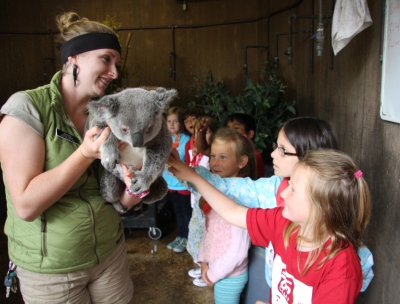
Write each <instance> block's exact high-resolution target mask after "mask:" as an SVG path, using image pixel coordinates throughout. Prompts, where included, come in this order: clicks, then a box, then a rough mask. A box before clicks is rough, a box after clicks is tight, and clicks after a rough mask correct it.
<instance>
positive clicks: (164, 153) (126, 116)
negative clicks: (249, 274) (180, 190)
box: [88, 88, 177, 213]
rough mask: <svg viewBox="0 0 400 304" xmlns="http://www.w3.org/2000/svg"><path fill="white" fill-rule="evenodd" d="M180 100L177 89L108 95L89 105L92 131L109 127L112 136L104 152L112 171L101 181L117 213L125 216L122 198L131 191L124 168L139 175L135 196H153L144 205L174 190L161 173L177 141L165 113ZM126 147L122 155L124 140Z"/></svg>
mask: <svg viewBox="0 0 400 304" xmlns="http://www.w3.org/2000/svg"><path fill="white" fill-rule="evenodd" d="M176 96H177V91H176V90H175V89H170V90H167V89H165V88H157V89H155V90H145V89H142V88H129V89H125V90H122V91H121V92H119V93H116V94H112V95H106V96H103V97H102V98H100V99H98V100H92V101H91V102H89V104H88V111H89V115H90V119H91V127H92V126H99V127H100V128H104V127H106V126H109V127H110V129H111V133H110V136H109V137H108V139H107V140H106V141H105V142H104V144H103V145H102V146H101V147H100V152H101V164H102V165H103V167H104V168H105V169H106V170H105V171H104V173H103V175H102V177H101V181H100V193H101V195H102V196H103V198H104V199H105V200H106V201H107V202H109V203H112V205H113V206H114V208H115V209H116V210H117V211H118V212H120V213H124V211H125V210H123V208H122V206H121V204H120V202H119V198H120V196H121V193H122V191H124V189H125V185H124V183H121V182H120V180H122V181H123V180H124V174H123V170H122V167H121V165H120V163H124V164H126V165H127V166H128V167H131V168H132V169H131V171H132V172H133V173H134V176H133V177H132V185H131V187H130V189H129V190H130V191H131V192H132V193H134V194H137V195H138V194H140V193H143V192H145V191H147V190H149V191H150V193H149V194H148V195H147V196H145V197H143V199H142V202H143V203H146V204H150V203H153V202H156V201H158V200H160V199H162V198H163V197H164V196H165V195H166V193H167V191H168V186H167V183H166V182H165V180H164V178H163V177H162V176H161V173H162V171H163V169H164V167H165V163H166V161H167V159H168V156H169V153H170V152H171V149H172V139H171V135H170V133H169V131H168V128H167V124H166V122H165V119H164V117H163V112H164V110H165V109H166V108H168V106H169V104H170V103H171V102H172V100H173V99H174V98H175V97H176ZM118 140H119V141H122V142H124V143H126V145H125V147H124V148H123V149H122V150H121V151H120V150H119V149H118V143H119V141H118Z"/></svg>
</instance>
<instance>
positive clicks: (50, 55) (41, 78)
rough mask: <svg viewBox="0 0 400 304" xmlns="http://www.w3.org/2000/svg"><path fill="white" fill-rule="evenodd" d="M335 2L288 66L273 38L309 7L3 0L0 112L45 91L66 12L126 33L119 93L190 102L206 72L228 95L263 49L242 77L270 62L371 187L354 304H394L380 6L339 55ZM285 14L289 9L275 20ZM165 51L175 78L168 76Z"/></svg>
mask: <svg viewBox="0 0 400 304" xmlns="http://www.w3.org/2000/svg"><path fill="white" fill-rule="evenodd" d="M22 3H23V4H22ZM333 4H334V2H333V0H332V1H324V5H323V11H324V15H325V16H327V19H325V20H324V26H325V44H324V50H323V54H322V56H321V57H317V56H316V52H315V51H313V49H314V48H315V45H313V40H312V39H310V36H309V34H296V35H294V36H293V40H292V41H293V62H292V64H291V65H289V64H288V60H287V56H285V55H284V54H283V53H284V51H285V49H286V48H287V46H288V37H287V36H284V35H282V36H280V38H278V50H279V53H278V54H276V52H275V50H276V45H277V44H276V41H277V40H276V36H277V34H278V33H285V32H287V31H288V16H289V15H293V14H295V15H297V16H307V15H313V14H314V15H315V14H317V13H318V5H319V1H317V0H314V1H312V0H304V1H301V0H298V1H296V0H283V1H268V2H267V1H265V0H252V1H240V0H231V1H228V0H188V1H187V11H184V10H183V9H182V3H181V2H180V1H178V0H167V1H166V0H135V1H134V0H124V1H122V0H113V1H104V0H97V1H77V0H70V1H65V0H61V1H56V2H55V1H49V0H47V1H45V0H42V1H36V2H31V1H22V0H21V1H18V3H17V2H16V1H13V2H11V1H7V2H5V1H2V2H1V3H0V66H1V71H2V72H1V73H0V82H1V86H0V104H2V103H3V102H4V101H5V100H6V99H7V98H8V97H9V95H10V94H12V93H13V92H15V91H17V90H23V89H26V88H34V87H36V86H38V85H41V84H44V83H47V82H48V81H49V78H50V77H51V75H52V74H53V73H54V72H55V71H56V70H58V69H59V68H60V65H59V54H58V52H57V51H54V48H53V45H52V37H51V35H48V34H43V33H46V32H51V31H54V30H56V28H55V25H54V16H55V15H56V14H57V13H59V12H61V11H67V10H74V11H76V12H78V13H79V14H81V15H82V16H86V17H88V18H90V19H93V20H99V21H102V20H105V19H106V16H107V15H109V16H114V17H115V18H116V20H117V21H118V22H121V23H122V27H123V28H124V30H122V31H120V32H119V34H120V37H121V40H122V41H123V43H124V42H126V40H127V37H128V34H129V33H131V34H132V39H131V42H130V47H129V51H128V54H127V56H126V60H127V61H126V64H127V68H128V71H129V73H130V75H129V77H127V78H126V79H125V81H124V84H123V85H124V86H144V85H151V86H154V85H156V86H164V87H174V88H177V89H178V92H179V95H180V99H179V103H182V104H185V103H186V102H187V101H189V100H193V99H194V94H195V88H196V87H197V86H198V85H199V84H201V81H202V79H203V77H204V75H205V74H206V73H207V72H208V71H212V73H213V75H214V78H215V80H218V81H220V80H221V81H224V82H225V83H226V84H227V86H228V87H229V88H230V89H231V91H233V92H236V93H238V92H241V91H242V89H243V86H244V79H245V71H244V70H243V65H244V62H245V48H246V46H249V45H258V46H269V48H268V50H266V49H263V48H260V49H257V48H251V49H248V67H249V70H248V73H249V76H251V77H252V78H253V79H254V80H257V79H258V76H259V75H260V73H261V69H262V67H263V65H264V62H265V60H266V59H267V57H268V55H269V56H276V55H278V58H279V70H280V72H281V74H282V76H283V78H284V80H285V83H286V84H287V86H288V87H287V91H286V95H287V98H291V99H295V100H296V102H297V108H298V112H299V114H300V115H309V116H318V117H320V118H323V119H326V120H328V121H329V122H330V123H331V124H332V125H333V126H334V128H335V129H336V131H337V135H338V138H339V143H340V147H341V149H342V150H343V151H345V152H347V153H348V154H350V155H351V156H352V157H353V158H354V160H355V162H356V163H357V164H358V165H359V167H360V168H361V169H362V171H363V172H364V176H365V178H366V179H367V181H368V182H369V185H370V188H371V193H372V200H373V216H372V219H371V224H370V226H369V230H368V233H367V236H366V239H365V243H366V245H367V246H368V247H369V248H370V249H371V251H372V252H373V254H374V259H375V267H374V271H375V278H374V279H373V281H372V283H371V285H370V287H369V288H368V290H367V291H366V292H365V293H363V294H361V295H360V297H359V300H358V302H359V303H397V301H398V299H399V298H400V289H399V288H398V287H397V286H398V285H399V284H400V272H399V271H398V269H400V265H399V264H400V259H399V258H398V256H399V255H400V243H399V242H398V241H397V240H398V237H399V234H400V225H398V224H397V223H398V221H399V219H400V208H399V207H400V206H399V201H400V190H399V189H400V187H399V186H400V166H399V156H400V153H399V152H400V137H399V134H400V125H399V124H395V123H390V122H387V121H383V120H381V119H380V117H379V105H380V81H381V80H380V79H381V63H380V55H381V52H382V50H381V39H382V34H381V33H382V9H383V0H379V1H373V0H368V5H369V9H370V11H371V16H372V19H373V25H372V26H370V27H369V28H367V29H366V30H364V31H362V32H361V33H360V34H359V35H357V36H356V37H355V38H354V39H353V40H352V41H351V42H350V43H349V44H348V45H347V46H346V47H345V48H344V49H343V50H342V51H340V52H339V54H338V55H337V56H333V55H332V53H331V48H330V45H331V41H330V40H331V36H330V31H331V20H330V19H329V15H330V14H331V13H332V9H333ZM289 6H293V8H292V9H290V10H288V11H285V12H281V13H276V12H279V11H280V10H281V9H283V8H285V7H289ZM266 16H270V18H265V17H266ZM312 24H314V26H315V28H314V30H315V29H316V24H317V21H316V20H314V23H312V21H311V19H301V18H299V19H295V20H293V23H292V26H293V31H296V32H301V31H307V30H310V29H311V25H312ZM172 28H174V30H173V29H172ZM17 33H26V34H17ZM34 33H37V34H34ZM173 37H174V38H173ZM173 39H175V49H174V47H173ZM173 49H174V50H175V54H176V79H175V80H174V78H173V77H170V53H171V51H172V50H173ZM2 205H3V206H4V202H2ZM2 214H4V211H2Z"/></svg>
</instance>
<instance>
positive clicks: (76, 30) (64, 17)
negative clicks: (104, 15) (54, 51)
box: [56, 12, 118, 46]
mask: <svg viewBox="0 0 400 304" xmlns="http://www.w3.org/2000/svg"><path fill="white" fill-rule="evenodd" d="M56 24H57V28H58V30H59V31H60V34H59V36H58V37H57V44H58V46H61V45H62V44H64V43H65V42H66V41H68V40H71V39H72V38H74V37H77V36H79V35H83V34H89V33H108V34H114V35H115V36H117V34H116V33H115V32H114V31H113V29H112V28H110V27H108V26H107V25H105V24H102V23H100V22H96V21H91V20H89V19H87V18H81V17H80V16H79V15H78V14H77V13H75V12H66V13H63V14H61V15H58V16H57V17H56ZM117 37H118V36H117Z"/></svg>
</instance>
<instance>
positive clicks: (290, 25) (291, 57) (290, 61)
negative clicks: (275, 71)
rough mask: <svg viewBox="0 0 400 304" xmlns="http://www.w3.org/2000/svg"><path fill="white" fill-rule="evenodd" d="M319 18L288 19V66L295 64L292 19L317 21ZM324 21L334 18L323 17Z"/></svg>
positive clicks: (290, 17) (295, 16) (292, 17)
mask: <svg viewBox="0 0 400 304" xmlns="http://www.w3.org/2000/svg"><path fill="white" fill-rule="evenodd" d="M317 18H318V16H298V15H290V16H289V17H288V23H289V35H288V37H289V38H288V48H287V55H288V64H289V65H291V64H292V62H293V46H292V19H317ZM322 18H323V19H331V18H332V16H323V17H322Z"/></svg>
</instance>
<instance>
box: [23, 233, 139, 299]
mask: <svg viewBox="0 0 400 304" xmlns="http://www.w3.org/2000/svg"><path fill="white" fill-rule="evenodd" d="M16 273H17V276H18V278H19V282H20V290H21V294H22V296H23V299H24V301H25V303H26V304H36V303H37V304H39V303H40V304H43V303H48V304H90V303H93V304H100V303H104V304H110V303H118V304H124V303H128V302H129V301H130V300H131V299H132V296H133V284H132V279H131V276H130V273H129V266H128V259H127V254H126V245H125V239H124V238H122V239H121V241H120V242H119V243H118V245H117V247H116V249H115V251H114V252H113V253H112V254H111V256H109V257H108V258H107V259H105V260H104V261H103V262H101V263H100V264H99V265H96V266H93V267H91V268H88V269H84V270H80V271H75V272H70V273H62V274H40V273H35V272H30V271H27V270H25V269H23V268H20V267H17V269H16Z"/></svg>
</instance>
